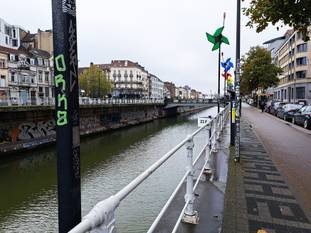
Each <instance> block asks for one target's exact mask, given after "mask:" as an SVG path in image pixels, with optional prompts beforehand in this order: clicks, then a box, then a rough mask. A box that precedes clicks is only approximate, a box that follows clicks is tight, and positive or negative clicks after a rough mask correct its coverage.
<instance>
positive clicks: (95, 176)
mask: <svg viewBox="0 0 311 233" xmlns="http://www.w3.org/2000/svg"><path fill="white" fill-rule="evenodd" d="M215 113H216V108H211V109H207V110H205V111H202V112H201V113H198V114H195V115H191V116H179V117H176V118H167V119H161V120H155V121H153V122H150V123H147V124H143V125H139V126H135V127H131V128H126V129H122V130H117V131H114V132H109V133H105V134H102V135H100V136H96V137H95V136H94V137H90V138H87V139H83V140H82V142H81V174H82V180H81V182H82V185H81V186H82V213H83V216H84V215H85V214H86V213H87V212H88V211H89V210H90V209H91V208H92V207H93V206H94V205H95V204H96V203H97V202H99V201H100V200H102V199H105V198H107V197H109V196H110V195H113V194H114V193H116V192H117V191H119V190H120V189H122V188H123V187H124V186H125V185H127V184H128V183H129V182H130V181H131V180H132V179H134V178H135V177H136V176H137V175H139V174H140V173H141V172H142V171H144V170H145V169H146V168H148V167H149V166H150V165H151V164H152V163H154V162H155V161H156V160H158V159H159V158H160V157H161V156H162V155H163V154H165V153H166V152H167V151H169V149H171V148H172V147H174V146H175V145H176V144H177V143H178V142H180V141H181V140H182V139H184V138H185V137H186V136H187V135H188V134H190V133H192V132H193V131H194V130H195V129H197V118H198V116H199V115H202V116H207V115H215ZM206 133H207V132H206V131H204V132H203V133H200V134H199V135H198V137H196V138H195V140H194V142H195V149H194V152H195V155H197V154H198V152H199V150H200V149H201V146H203V143H204V142H205V141H206ZM197 146H199V147H197ZM185 161H186V149H185V148H182V149H181V150H179V151H178V153H176V154H175V155H174V157H172V158H171V159H170V160H168V162H166V163H165V164H164V165H163V166H162V167H161V168H160V169H159V170H158V171H156V172H155V173H154V174H153V175H152V176H151V177H150V178H148V179H147V180H146V181H145V182H144V183H143V184H142V185H140V186H139V187H138V188H137V189H136V190H135V191H134V192H133V193H132V194H131V195H129V196H128V197H127V198H126V199H125V200H124V201H123V202H122V203H121V205H120V206H119V208H118V210H117V212H116V219H117V230H118V232H130V233H143V232H146V230H147V229H148V227H149V226H150V225H151V224H152V222H153V220H154V219H155V217H156V216H157V214H158V213H159V211H160V209H161V208H162V206H163V205H164V203H165V202H166V200H167V199H168V197H169V196H170V194H171V192H172V191H173V190H174V189H175V187H176V185H177V183H178V182H179V180H180V178H181V177H182V175H183V174H184V172H185ZM0 187H1V192H0V232H57V228H58V223H57V183H56V152H55V148H54V147H49V148H46V149H40V150H37V151H34V152H27V153H24V154H22V155H18V156H13V157H10V158H6V159H2V161H0Z"/></svg>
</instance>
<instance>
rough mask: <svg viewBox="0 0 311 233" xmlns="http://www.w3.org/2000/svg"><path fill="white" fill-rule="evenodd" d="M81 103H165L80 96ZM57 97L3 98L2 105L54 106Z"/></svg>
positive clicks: (158, 100)
mask: <svg viewBox="0 0 311 233" xmlns="http://www.w3.org/2000/svg"><path fill="white" fill-rule="evenodd" d="M79 104H80V105H104V104H108V105H110V104H120V105H121V104H164V99H100V98H89V97H80V98H79ZM53 105H55V99H54V98H52V97H46V98H26V99H25V98H24V99H22V98H2V99H0V107H4V106H53Z"/></svg>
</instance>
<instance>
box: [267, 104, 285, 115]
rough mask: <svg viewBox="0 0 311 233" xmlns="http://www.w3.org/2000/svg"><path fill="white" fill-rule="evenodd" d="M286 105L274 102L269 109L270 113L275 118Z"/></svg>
mask: <svg viewBox="0 0 311 233" xmlns="http://www.w3.org/2000/svg"><path fill="white" fill-rule="evenodd" d="M285 104H286V103H284V102H275V103H274V104H273V105H272V107H271V109H270V113H271V114H272V115H274V116H276V114H277V112H278V111H279V110H280V109H281V108H282V106H283V105H285Z"/></svg>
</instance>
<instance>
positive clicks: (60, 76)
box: [52, 0, 81, 233]
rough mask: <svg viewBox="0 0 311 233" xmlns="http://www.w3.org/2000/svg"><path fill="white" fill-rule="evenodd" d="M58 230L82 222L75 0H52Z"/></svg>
mask: <svg viewBox="0 0 311 233" xmlns="http://www.w3.org/2000/svg"><path fill="white" fill-rule="evenodd" d="M52 11H53V14H52V16H53V42H54V77H55V111H56V114H55V117H56V142H57V181H58V222H59V232H61V233H64V232H68V231H69V230H71V229H72V228H73V227H74V226H75V225H77V224H78V223H79V222H80V221H81V190H80V132H79V88H78V59H77V30H76V3H75V0H52Z"/></svg>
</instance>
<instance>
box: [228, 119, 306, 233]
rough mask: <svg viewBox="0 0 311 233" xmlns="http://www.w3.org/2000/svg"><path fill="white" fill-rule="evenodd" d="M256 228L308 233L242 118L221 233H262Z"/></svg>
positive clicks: (303, 218) (298, 210) (282, 182)
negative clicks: (237, 152) (237, 157)
mask: <svg viewBox="0 0 311 233" xmlns="http://www.w3.org/2000/svg"><path fill="white" fill-rule="evenodd" d="M232 152H233V151H232ZM232 154H233V153H232ZM298 179H299V178H298ZM300 179H302V177H301V178H300ZM310 198H311V197H310ZM259 230H265V232H268V233H311V224H310V220H309V219H308V218H307V217H306V215H305V213H304V211H303V210H302V208H301V207H300V205H299V204H298V202H297V200H296V198H295V197H294V196H293V194H292V192H291V190H290V189H289V187H288V186H287V184H286V182H285V180H284V178H283V177H282V175H281V174H280V172H279V171H278V169H277V168H276V167H275V165H274V163H273V161H272V160H271V157H270V155H269V154H268V153H267V152H266V150H265V148H264V147H263V145H262V143H261V142H260V141H259V140H258V138H257V136H256V135H255V133H254V130H253V129H252V127H251V126H250V124H249V123H248V122H247V121H246V119H245V118H242V122H241V162H240V163H239V164H235V163H234V162H233V159H230V163H229V172H228V181H227V189H226V196H225V209H224V218H223V226H222V232H223V233H248V232H250V233H257V232H260V233H261V232H264V231H259Z"/></svg>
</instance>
